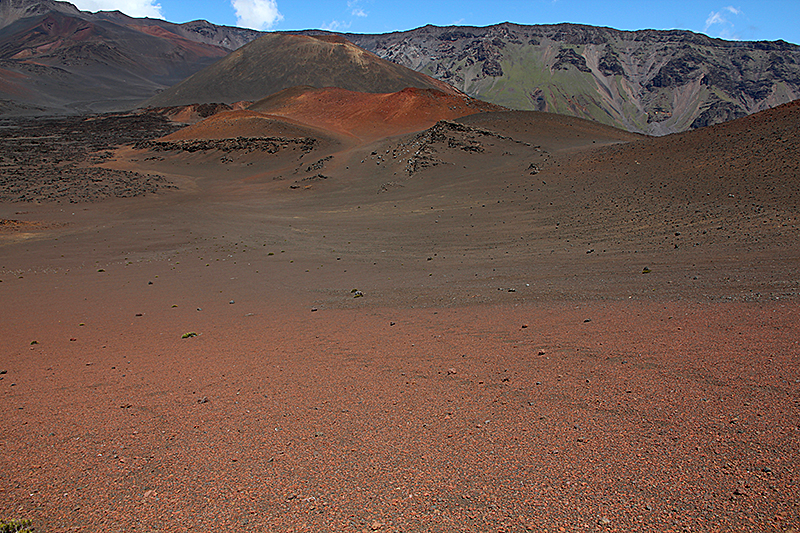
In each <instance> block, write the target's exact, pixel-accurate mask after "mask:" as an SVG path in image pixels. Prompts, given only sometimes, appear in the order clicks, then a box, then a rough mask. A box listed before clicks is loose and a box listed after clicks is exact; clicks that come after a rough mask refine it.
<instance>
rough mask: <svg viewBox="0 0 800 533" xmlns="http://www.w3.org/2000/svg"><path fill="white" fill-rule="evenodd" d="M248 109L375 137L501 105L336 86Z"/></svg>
mask: <svg viewBox="0 0 800 533" xmlns="http://www.w3.org/2000/svg"><path fill="white" fill-rule="evenodd" d="M250 109H251V110H253V111H260V112H262V113H268V114H271V115H278V116H284V117H287V118H291V119H294V120H297V121H300V122H303V123H306V124H310V125H313V126H317V127H321V128H324V129H327V130H333V131H337V132H342V133H347V134H351V135H355V136H356V137H359V138H361V139H362V140H365V141H374V140H377V139H382V138H385V137H391V136H395V135H400V134H404V133H410V132H415V131H420V130H424V129H426V128H429V127H430V126H433V125H434V124H435V123H436V122H438V121H439V120H453V119H456V118H460V117H463V116H466V115H472V114H474V113H481V112H486V111H501V110H504V108H502V107H500V106H497V105H494V104H489V103H486V102H482V101H480V100H475V99H473V98H469V97H468V96H464V95H458V94H447V93H444V92H441V91H436V90H433V89H415V88H408V89H403V90H402V91H399V92H396V93H388V94H374V93H362V92H354V91H348V90H345V89H339V88H337V87H325V88H323V89H315V88H313V87H304V88H293V89H286V90H284V91H281V92H279V93H277V94H274V95H272V96H270V97H268V98H265V99H263V100H261V101H259V102H256V103H255V104H253V105H252V106H250Z"/></svg>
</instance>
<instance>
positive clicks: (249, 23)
mask: <svg viewBox="0 0 800 533" xmlns="http://www.w3.org/2000/svg"><path fill="white" fill-rule="evenodd" d="M231 5H233V9H234V10H236V24H237V25H238V26H240V27H242V28H251V29H254V30H266V29H269V28H271V27H272V26H274V25H275V23H277V22H280V21H281V20H283V15H281V13H280V11H278V3H277V2H276V1H275V0H231Z"/></svg>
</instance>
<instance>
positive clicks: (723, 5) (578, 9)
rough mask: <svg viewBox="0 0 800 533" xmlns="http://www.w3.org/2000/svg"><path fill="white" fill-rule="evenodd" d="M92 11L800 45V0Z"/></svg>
mask: <svg viewBox="0 0 800 533" xmlns="http://www.w3.org/2000/svg"><path fill="white" fill-rule="evenodd" d="M73 3H74V4H75V5H77V6H78V7H79V8H80V9H83V10H88V11H98V10H114V9H118V10H120V11H122V12H123V13H126V14H128V15H131V16H136V17H143V16H150V17H157V18H164V19H166V20H169V21H171V22H188V21H190V20H197V19H205V20H208V21H210V22H213V23H215V24H225V25H231V26H243V27H250V28H255V29H262V30H299V29H311V28H322V29H329V30H334V31H341V32H354V33H385V32H391V31H398V30H409V29H413V28H418V27H420V26H424V25H425V24H435V25H437V26H449V25H469V26H487V25H490V24H496V23H498V22H506V21H508V22H516V23H519V24H554V23H559V22H573V23H580V24H591V25H594V26H609V27H612V28H617V29H621V30H637V29H645V28H653V29H673V28H677V29H685V30H691V31H695V32H699V33H705V34H707V35H710V36H712V37H720V38H723V39H732V40H747V41H752V40H770V41H774V40H778V39H783V40H784V41H788V42H791V43H795V44H800V24H798V22H797V21H798V20H800V0H760V1H757V0H742V1H733V2H731V0H721V1H705V0H694V1H692V0H677V1H660V2H657V1H649V0H639V1H629V0H626V1H614V0H607V1H601V0H594V1H588V0H528V1H515V0H494V1H487V0H458V1H456V0H439V1H437V0H433V1H431V0H194V1H191V2H189V1H186V0H77V1H75V0H73Z"/></svg>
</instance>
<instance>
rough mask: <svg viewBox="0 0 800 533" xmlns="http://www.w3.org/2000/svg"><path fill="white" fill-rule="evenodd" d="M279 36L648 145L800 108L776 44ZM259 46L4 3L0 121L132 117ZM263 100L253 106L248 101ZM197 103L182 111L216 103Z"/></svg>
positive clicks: (182, 27)
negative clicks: (340, 48)
mask: <svg viewBox="0 0 800 533" xmlns="http://www.w3.org/2000/svg"><path fill="white" fill-rule="evenodd" d="M53 19H59V20H67V19H69V20H71V21H74V23H71V24H72V26H70V24H66V23H65V24H64V27H74V28H77V29H80V31H72V32H62V33H59V32H52V34H49V33H48V31H50V30H48V29H47V28H46V27H48V25H49V27H50V28H58V27H59V24H57V23H53ZM81 24H89V25H93V26H92V27H89V28H83V27H81V28H78V26H80V25H81ZM98 28H99V29H98ZM100 30H102V31H100ZM81 32H83V33H81ZM93 32H94V33H93ZM280 33H281V34H290V35H317V36H319V35H329V36H338V37H340V38H344V39H347V40H348V41H349V42H352V43H353V44H354V45H356V46H358V47H360V48H362V49H364V50H366V51H367V52H370V53H372V54H374V55H375V56H377V57H378V58H381V59H385V60H387V61H390V62H393V63H396V64H398V65H401V66H404V67H406V68H409V69H411V70H414V71H418V72H420V73H422V74H426V75H429V76H430V77H431V78H433V79H435V80H438V81H440V82H444V83H447V84H449V85H452V86H454V87H456V88H457V89H458V90H460V91H461V92H463V93H465V94H468V95H470V96H472V97H475V98H479V99H482V100H485V101H487V102H490V103H494V104H497V105H501V106H504V107H509V108H513V109H520V110H539V111H549V112H555V113H560V114H567V115H572V116H577V117H581V118H588V119H591V120H596V121H599V122H601V123H604V124H607V125H612V126H615V127H619V128H623V129H626V130H628V131H634V132H640V133H647V134H651V135H663V134H668V133H674V132H678V131H685V130H688V129H694V128H698V127H702V126H708V125H713V124H717V123H720V122H724V121H727V120H731V119H734V118H738V117H741V116H746V115H749V114H752V113H754V112H757V111H761V110H764V109H769V108H772V107H775V106H777V105H780V104H782V103H786V102H789V101H792V100H795V99H798V98H800V46H797V45H795V44H792V43H787V42H785V41H780V40H779V41H725V40H722V39H715V38H711V37H708V36H706V35H704V34H700V33H694V32H691V31H687V30H650V29H646V30H635V31H627V30H617V29H614V28H607V27H595V26H587V25H579V24H569V23H562V24H554V25H533V26H531V25H520V24H514V23H510V22H505V23H502V24H496V25H493V26H485V27H476V26H433V25H427V26H423V27H421V28H417V29H414V30H408V31H403V32H393V33H385V34H353V33H335V32H328V31H324V30H302V31H293V32H280ZM90 34H91V35H90ZM86 35H89V38H85V37H86ZM262 35H270V33H267V34H262V33H261V32H257V31H254V30H246V29H242V28H233V27H225V26H216V25H213V24H210V23H208V22H206V21H193V22H188V23H185V24H173V23H170V22H166V21H163V20H157V19H135V18H131V17H128V16H126V15H124V14H122V13H120V12H98V13H89V12H84V11H80V10H78V9H77V8H76V7H75V6H73V5H72V4H69V3H67V2H58V1H54V0H42V1H39V2H37V1H34V0H3V1H2V2H0V69H2V70H0V73H2V78H1V79H0V113H13V112H23V113H30V112H35V113H42V112H73V113H74V112H90V111H105V110H122V109H130V108H133V107H136V106H137V105H140V104H141V103H142V102H144V101H145V100H147V99H148V98H152V97H153V96H154V95H157V94H158V93H160V92H162V91H164V90H166V89H168V88H169V87H172V86H174V85H176V84H178V83H180V82H182V81H183V80H185V79H186V78H188V77H189V76H191V75H194V74H196V73H197V72H199V71H200V70H202V69H203V68H205V67H207V66H209V65H211V64H212V63H214V61H216V60H219V59H222V58H224V57H225V56H227V55H228V54H230V53H231V52H232V51H233V50H238V49H240V48H241V46H243V45H245V44H247V43H250V42H252V41H253V40H255V39H256V38H258V37H259V36H262ZM76 57H77V58H78V60H77V63H79V64H76V59H75V58H76ZM143 58H144V59H143ZM308 83H309V82H308V81H307V80H298V81H297V82H296V83H293V84H290V85H289V86H291V85H302V84H308ZM312 84H313V83H312ZM286 87H287V86H281V87H277V89H276V90H281V89H283V88H286ZM345 88H349V89H352V90H365V88H364V87H363V86H362V87H345ZM380 90H384V91H386V92H394V91H396V90H399V88H398V87H391V88H385V89H380ZM202 96H203V95H198V97H202ZM209 96H210V95H209ZM264 96H267V94H264V93H263V92H261V93H254V94H252V95H251V99H253V100H255V99H259V98H263V97H264ZM200 100H202V101H200ZM200 100H198V101H196V102H188V101H187V102H184V103H213V100H208V99H207V98H205V97H203V98H200Z"/></svg>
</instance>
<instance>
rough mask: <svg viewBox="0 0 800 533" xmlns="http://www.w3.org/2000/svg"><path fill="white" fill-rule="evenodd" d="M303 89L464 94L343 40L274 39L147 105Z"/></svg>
mask: <svg viewBox="0 0 800 533" xmlns="http://www.w3.org/2000/svg"><path fill="white" fill-rule="evenodd" d="M303 85H306V86H312V87H320V88H321V87H339V88H341V89H347V90H350V91H358V92H365V93H393V92H397V91H400V90H402V89H405V88H406V87H416V88H420V89H437V90H439V91H443V92H445V93H449V94H460V93H459V92H458V91H457V90H455V89H453V88H452V87H451V86H450V85H448V84H447V83H444V82H442V81H439V80H436V79H433V78H431V77H429V76H427V75H425V74H421V73H419V72H415V71H413V70H411V69H408V68H405V67H403V66H400V65H397V64H395V63H391V62H389V61H385V60H383V59H380V58H379V57H377V56H375V55H374V54H372V53H370V52H367V51H365V50H363V49H361V48H359V47H357V46H355V45H354V44H352V43H351V42H350V41H348V40H346V39H345V38H343V37H341V36H339V35H319V36H310V35H296V34H285V33H270V34H267V35H264V36H262V37H260V38H258V39H257V40H255V41H253V42H251V43H250V44H248V45H247V46H243V47H242V48H240V49H239V50H237V51H235V52H234V53H232V54H230V55H229V56H228V57H226V58H225V59H222V60H221V61H219V62H217V63H215V64H213V65H211V66H210V67H207V68H205V69H204V70H202V71H200V72H198V73H197V74H195V75H193V76H192V77H190V78H188V79H186V80H184V81H183V82H181V83H180V84H178V85H176V86H175V87H172V88H171V89H169V90H167V91H164V92H163V93H161V94H159V95H158V96H155V97H154V98H151V99H150V100H148V101H147V102H146V105H151V106H171V105H184V104H189V103H196V102H200V103H203V102H227V103H232V102H238V101H244V100H260V99H261V98H264V97H266V96H269V95H271V94H274V93H277V92H278V91H282V90H284V89H288V88H291V87H297V86H303Z"/></svg>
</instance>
